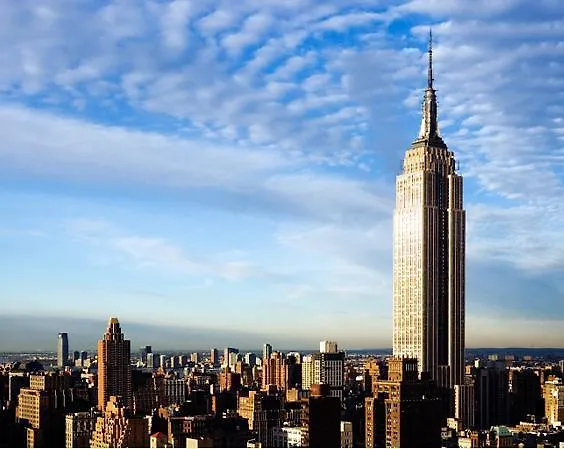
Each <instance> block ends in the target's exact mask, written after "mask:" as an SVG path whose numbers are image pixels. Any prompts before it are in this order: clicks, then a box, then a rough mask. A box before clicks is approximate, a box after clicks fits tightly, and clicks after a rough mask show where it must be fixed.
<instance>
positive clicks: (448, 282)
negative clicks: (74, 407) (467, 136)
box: [393, 39, 466, 388]
mask: <svg viewBox="0 0 564 449" xmlns="http://www.w3.org/2000/svg"><path fill="white" fill-rule="evenodd" d="M432 55H433V53H432V45H431V39H429V68H428V80H427V88H426V89H425V95H424V101H423V118H422V121H421V130H420V132H419V135H418V137H417V138H416V139H415V141H414V142H413V143H412V144H411V146H410V148H409V149H408V150H407V152H406V154H405V158H404V160H403V172H402V173H401V174H400V175H399V176H398V177H397V180H396V208H395V212H394V256H393V258H394V262H393V272H394V274H393V292H394V295H393V296H394V305H393V327H394V335H393V352H394V356H399V357H414V358H417V360H418V371H419V372H420V373H421V372H423V371H427V372H429V373H431V376H432V377H433V379H434V380H435V381H436V382H437V385H439V386H441V387H447V388H453V387H454V385H463V384H464V381H463V379H464V285H465V281H464V269H465V264H464V258H465V248H464V245H465V221H466V217H465V211H464V209H463V205H462V177H461V176H459V175H458V174H457V173H456V163H455V159H454V154H453V152H451V151H449V149H448V148H447V146H446V144H445V142H444V141H443V139H442V137H441V135H440V134H439V127H438V119H437V97H436V91H435V89H434V87H433V66H432V61H433V59H432Z"/></svg>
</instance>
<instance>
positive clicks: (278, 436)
mask: <svg viewBox="0 0 564 449" xmlns="http://www.w3.org/2000/svg"><path fill="white" fill-rule="evenodd" d="M303 434H304V431H303V427H288V426H285V427H275V428H274V429H272V443H273V446H272V447H303V445H302V440H303Z"/></svg>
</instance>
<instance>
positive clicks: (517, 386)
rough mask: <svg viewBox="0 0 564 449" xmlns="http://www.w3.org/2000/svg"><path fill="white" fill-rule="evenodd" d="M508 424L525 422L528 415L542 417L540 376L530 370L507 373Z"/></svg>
mask: <svg viewBox="0 0 564 449" xmlns="http://www.w3.org/2000/svg"><path fill="white" fill-rule="evenodd" d="M509 387H510V392H509V400H510V422H511V423H512V424H517V423H519V422H521V421H526V420H527V418H528V417H529V416H530V415H533V416H536V417H539V418H540V417H542V416H544V403H543V398H542V396H543V395H542V388H541V381H540V376H539V375H538V373H537V372H535V371H534V370H532V369H519V370H516V369H513V370H511V371H509Z"/></svg>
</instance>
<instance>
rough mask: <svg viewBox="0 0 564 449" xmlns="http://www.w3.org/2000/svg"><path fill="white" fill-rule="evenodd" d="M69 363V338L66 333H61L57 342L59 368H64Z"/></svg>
mask: <svg viewBox="0 0 564 449" xmlns="http://www.w3.org/2000/svg"><path fill="white" fill-rule="evenodd" d="M68 362H69V336H68V334H67V333H66V332H60V333H59V338H58V342H57V366H58V367H60V368H63V367H65V366H67V365H68Z"/></svg>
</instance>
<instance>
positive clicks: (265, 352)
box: [262, 343, 272, 363]
mask: <svg viewBox="0 0 564 449" xmlns="http://www.w3.org/2000/svg"><path fill="white" fill-rule="evenodd" d="M271 354H272V345H270V344H269V343H265V344H264V346H263V347H262V363H264V361H265V360H268V359H269V358H270V355H271Z"/></svg>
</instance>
